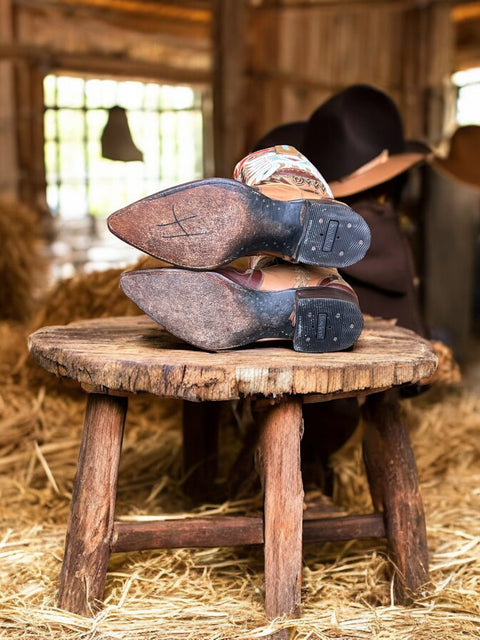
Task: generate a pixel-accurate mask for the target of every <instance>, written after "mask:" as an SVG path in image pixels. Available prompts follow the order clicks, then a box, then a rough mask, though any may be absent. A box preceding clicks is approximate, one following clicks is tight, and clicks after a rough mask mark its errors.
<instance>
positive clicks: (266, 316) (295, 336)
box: [120, 266, 363, 353]
mask: <svg viewBox="0 0 480 640" xmlns="http://www.w3.org/2000/svg"><path fill="white" fill-rule="evenodd" d="M291 268H292V270H293V269H294V267H293V266H292V267H291ZM246 273H248V272H240V273H239V274H238V272H237V275H236V274H235V272H234V270H233V269H225V270H224V271H223V272H222V271H221V270H220V271H200V272H199V271H190V270H184V269H170V268H163V269H144V270H139V271H127V272H125V273H123V274H122V275H121V277H120V286H121V288H122V289H123V291H124V292H125V294H126V295H127V296H128V297H129V298H130V299H131V300H132V301H133V302H134V303H135V304H136V305H137V306H138V307H140V309H142V310H143V311H144V312H145V313H146V314H147V315H149V316H150V317H151V318H152V319H153V320H155V321H156V322H158V323H159V324H160V325H162V326H163V327H164V328H165V329H167V331H170V333H173V334H174V335H175V336H177V337H178V338H181V339H183V340H185V341H186V342H188V343H190V344H192V345H194V346H196V347H199V348H200V349H205V350H207V351H222V350H225V349H232V348H235V347H240V346H243V345H247V344H250V343H252V342H255V341H257V340H262V339H272V338H280V339H284V340H291V341H293V348H294V349H295V350H296V351H302V352H311V353H323V352H330V351H342V350H345V349H348V348H349V347H351V346H352V345H353V344H354V343H355V342H356V340H357V339H358V338H359V336H360V333H361V331H362V328H363V315H362V313H361V311H360V309H359V307H358V303H357V299H356V296H355V294H354V293H353V292H350V291H349V287H348V285H347V284H346V283H344V281H343V280H341V278H340V277H339V276H336V278H337V279H338V280H339V286H333V282H332V278H335V276H332V277H331V278H327V281H329V284H327V285H326V286H302V287H301V288H294V287H293V286H292V287H291V288H287V289H283V290H275V291H271V290H270V291H269V290H263V289H261V287H262V274H261V272H259V271H253V272H252V278H250V279H248V277H246V276H245V274H246ZM258 274H260V276H259V275H258ZM232 277H233V278H235V279H232ZM266 279H267V278H265V280H266Z"/></svg>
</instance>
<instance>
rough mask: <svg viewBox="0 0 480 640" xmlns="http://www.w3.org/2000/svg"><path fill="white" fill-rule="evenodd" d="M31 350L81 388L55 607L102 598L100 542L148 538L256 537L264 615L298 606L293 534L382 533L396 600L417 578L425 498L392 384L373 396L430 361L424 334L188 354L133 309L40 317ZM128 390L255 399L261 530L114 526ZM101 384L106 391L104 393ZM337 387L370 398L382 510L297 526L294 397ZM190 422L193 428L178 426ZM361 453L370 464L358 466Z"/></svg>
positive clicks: (385, 328)
mask: <svg viewBox="0 0 480 640" xmlns="http://www.w3.org/2000/svg"><path fill="white" fill-rule="evenodd" d="M29 347H30V350H31V353H32V355H33V357H34V358H35V359H36V360H37V361H38V362H39V363H40V364H41V365H42V366H44V367H45V368H46V369H47V370H49V371H52V372H53V373H56V374H58V375H62V376H65V377H69V378H73V379H74V380H77V381H78V382H80V383H81V384H82V385H84V386H86V387H88V388H90V390H91V391H92V393H91V395H90V396H89V401H88V406H87V414H86V418H85V429H84V435H83V439H82V446H81V451H80V457H79V465H78V473H77V479H76V481H75V487H74V493H73V498H72V512H71V518H70V523H69V529H68V535H67V544H66V552H65V559H64V564H63V569H62V578H61V583H62V585H61V592H60V606H61V607H63V608H66V609H69V610H71V611H74V612H76V613H82V614H86V615H88V614H89V613H91V610H92V606H93V602H94V601H100V600H101V598H102V592H103V586H104V582H105V575H106V570H107V564H108V558H109V554H110V552H111V551H112V550H113V551H120V550H123V551H128V550H133V549H141V548H153V547H157V546H180V545H182V546H183V545H187V544H188V545H195V546H197V545H200V546H204V545H205V546H207V545H208V546H211V545H214V546H217V545H218V544H228V545H230V544H259V543H261V542H262V541H263V544H264V552H265V594H266V595H265V606H266V612H267V615H268V616H269V617H271V618H274V617H276V616H280V615H283V614H288V615H297V614H298V612H299V605H300V585H301V566H302V537H303V541H305V542H315V541H322V540H328V539H331V540H344V539H349V538H356V537H366V536H368V537H370V536H374V537H376V536H385V534H386V535H387V538H388V548H389V553H390V556H391V558H392V561H393V563H394V565H395V567H396V578H397V579H396V592H397V595H398V598H399V601H405V600H407V599H408V597H409V595H410V594H411V593H413V592H415V591H417V590H418V589H419V588H420V587H421V586H422V585H423V584H425V583H427V582H428V554H427V547H426V536H425V521H424V516H423V508H422V502H421V497H420V493H419V490H418V479H417V475H416V468H415V461H414V458H413V453H412V451H411V448H410V445H409V442H408V435H407V432H406V429H405V426H404V425H403V423H402V421H401V419H400V415H399V409H398V396H397V390H393V391H387V392H385V393H378V390H379V389H385V388H386V387H389V386H390V387H391V386H395V385H400V384H404V383H408V382H414V381H417V380H419V379H421V378H423V377H425V376H428V375H430V374H431V373H432V372H433V370H434V369H435V366H436V358H435V356H434V354H433V353H432V351H431V349H430V346H429V343H428V342H426V341H424V340H422V339H421V338H419V337H418V336H416V335H415V334H413V333H412V332H410V331H408V330H405V329H400V328H397V327H395V326H394V325H392V324H391V323H388V322H385V321H373V320H372V321H368V322H367V323H366V327H365V331H364V333H363V335H362V337H361V339H360V340H359V342H358V343H357V345H355V347H354V349H353V350H351V351H349V352H344V353H343V352H340V353H334V354H323V355H321V354H302V353H296V352H294V351H292V349H290V348H287V347H280V346H272V344H265V343H260V344H257V345H253V346H252V347H251V348H248V349H241V350H234V351H231V352H226V353H220V354H212V353H205V352H202V351H198V350H194V349H193V348H191V347H189V346H188V345H186V344H184V343H181V342H179V341H178V340H176V339H175V338H173V337H172V336H170V335H169V334H167V333H166V332H165V331H164V330H163V329H161V328H160V327H159V326H158V325H155V324H154V323H153V322H151V321H150V320H149V319H147V318H145V317H138V316H137V317H134V318H109V319H98V320H87V321H81V322H75V323H72V324H71V325H67V326H63V327H46V328H44V329H41V330H39V331H37V332H35V333H34V334H32V335H31V336H30V338H29ZM98 391H102V392H104V393H105V394H106V395H102V394H101V393H96V392H98ZM139 391H144V392H150V393H154V394H158V395H163V396H171V397H179V398H184V399H197V400H198V399H199V400H213V399H216V400H228V399H232V398H238V397H240V396H242V395H247V396H257V397H258V396H260V397H262V396H266V398H264V399H263V401H262V405H263V411H260V412H259V414H260V419H259V433H260V436H259V444H258V450H257V453H258V455H257V464H258V467H259V470H260V477H261V478H262V482H263V487H264V518H263V523H264V530H263V532H262V529H261V527H260V526H259V524H260V519H258V518H241V519H240V520H236V519H235V518H234V519H231V518H230V519H227V520H225V521H223V522H222V523H220V522H217V521H216V520H212V521H209V522H208V523H207V522H206V520H205V519H203V518H200V519H199V518H195V519H182V520H181V521H179V520H178V519H177V520H173V521H168V522H165V521H163V522H131V523H121V522H114V508H115V493H116V481H117V472H118V462H119V456H120V449H121V437H122V431H123V424H124V419H125V412H126V403H127V400H126V398H124V397H121V396H120V395H118V396H117V395H116V394H125V393H129V392H133V393H135V392H139ZM110 392H111V393H113V394H114V396H113V397H112V396H110V395H107V394H108V393H110ZM344 393H347V394H350V395H358V394H360V393H361V394H365V395H367V396H368V398H367V400H366V402H365V405H364V407H365V408H364V411H365V417H366V422H367V427H366V429H367V436H366V438H365V455H366V461H367V469H368V473H369V477H370V480H371V481H372V485H373V491H372V492H373V495H374V496H376V498H375V500H374V502H375V504H376V506H377V508H378V509H380V507H381V506H383V516H382V513H381V512H378V513H376V514H371V515H369V516H355V517H350V518H343V517H340V518H338V517H332V518H328V519H324V518H323V519H315V520H308V519H306V520H305V524H304V533H303V532H302V523H303V516H304V514H303V487H302V479H301V473H300V438H301V432H302V428H303V426H302V402H303V394H312V395H314V394H315V396H316V397H318V398H322V397H324V398H325V397H331V396H332V395H334V396H335V395H336V394H338V395H342V394H344ZM372 393H373V396H372V395H369V394H372ZM274 396H280V397H276V398H275V397H274ZM190 427H192V428H193V425H189V426H188V430H191V429H190ZM370 436H371V437H370ZM369 443H370V444H369ZM372 457H374V458H375V460H374V462H373V463H371V462H369V460H370V461H371V460H372ZM380 503H381V504H380ZM234 520H236V521H235V522H234ZM383 520H384V522H383ZM282 634H283V635H285V634H284V633H283V632H281V633H280V636H279V637H282Z"/></svg>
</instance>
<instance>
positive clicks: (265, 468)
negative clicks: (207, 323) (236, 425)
mask: <svg viewBox="0 0 480 640" xmlns="http://www.w3.org/2000/svg"><path fill="white" fill-rule="evenodd" d="M260 423H261V426H260V438H259V445H258V449H257V464H258V467H259V473H260V476H261V479H262V484H263V489H264V523H265V524H264V527H265V531H264V537H265V547H264V553H265V610H266V614H267V616H268V617H269V618H271V619H272V618H276V617H277V616H281V615H283V614H287V615H292V616H298V615H300V587H301V580H302V518H303V486H302V477H301V471H300V439H301V435H302V426H303V423H302V399H301V397H300V398H299V397H290V399H289V400H282V401H280V402H279V403H278V404H275V405H273V406H272V407H271V408H269V409H268V410H267V411H266V412H265V414H263V415H260ZM282 634H283V631H282V632H280V633H279V634H278V637H279V638H280V637H282V638H283V637H286V632H285V634H283V635H282Z"/></svg>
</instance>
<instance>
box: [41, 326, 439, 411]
mask: <svg viewBox="0 0 480 640" xmlns="http://www.w3.org/2000/svg"><path fill="white" fill-rule="evenodd" d="M212 322H215V319H214V318H212ZM29 349H30V352H31V355H32V357H33V358H34V359H35V360H36V362H37V363H38V364H40V365H41V366H42V367H43V368H44V369H46V370H47V371H50V372H51V373H54V374H56V375H58V376H63V377H67V378H71V379H73V380H76V381H78V382H79V383H81V384H82V385H83V386H84V387H85V388H86V389H87V390H92V391H96V392H105V393H108V392H113V393H139V392H148V393H152V394H155V395H158V396H165V397H171V398H183V399H184V400H196V401H204V400H231V399H235V398H241V397H246V396H250V397H251V396H264V397H278V396H283V395H306V396H308V395H311V394H314V395H319V396H321V397H319V398H318V399H325V400H326V399H331V398H335V397H342V396H349V395H350V396H352V395H359V394H360V393H365V394H370V393H375V392H377V391H383V390H385V389H388V388H391V387H394V386H398V385H403V384H408V383H416V382H418V381H419V380H421V379H422V378H427V377H429V376H430V375H431V374H432V373H433V372H434V371H435V368H436V366H437V358H436V356H435V354H434V353H433V351H432V350H431V348H430V344H429V342H428V341H426V340H424V339H422V338H421V337H419V336H418V335H416V334H415V333H413V332H412V331H409V330H407V329H403V328H401V327H397V326H395V325H394V324H391V323H389V322H386V321H381V320H367V321H366V322H365V328H364V331H363V333H362V335H361V337H360V339H359V340H358V342H357V343H356V344H355V345H354V347H353V348H352V349H351V350H350V351H342V352H335V353H325V354H307V353H298V352H296V351H293V349H292V348H291V344H289V343H284V342H280V341H277V342H275V341H269V342H258V343H256V344H254V345H250V346H248V347H247V348H242V349H235V350H231V351H225V352H221V353H209V352H205V351H200V350H198V349H195V348H194V347H191V346H190V345H188V344H186V343H185V342H183V341H180V340H178V339H177V338H175V337H174V336H172V335H171V334H169V333H167V332H166V331H165V330H163V329H162V328H161V327H160V326H159V325H157V324H155V323H154V322H153V321H151V320H150V319H149V318H147V317H145V316H133V317H118V318H102V319H96V320H83V321H78V322H73V323H71V324H68V325H65V326H51V327H44V328H42V329H39V330H38V331H36V332H35V333H33V334H32V335H30V337H29Z"/></svg>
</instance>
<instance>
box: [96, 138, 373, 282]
mask: <svg viewBox="0 0 480 640" xmlns="http://www.w3.org/2000/svg"><path fill="white" fill-rule="evenodd" d="M235 176H236V178H237V179H235V180H230V179H226V178H209V179H205V180H197V181H194V182H189V183H186V184H182V185H178V186H175V187H172V188H170V189H166V190H165V191H160V192H159V193H156V194H154V195H151V196H148V197H147V198H143V199H142V200H139V201H137V202H134V203H133V204H130V205H128V206H127V207H125V208H123V209H120V210H119V211H116V212H115V213H112V214H111V215H110V216H109V218H108V227H109V229H110V231H111V232H112V233H113V234H115V235H116V236H118V237H119V238H121V239H122V240H124V241H126V242H128V243H129V244H131V245H133V246H134V247H137V248H138V249H140V250H142V251H145V252H146V253H148V254H150V255H152V256H154V257H155V258H158V259H160V260H164V261H166V262H168V263H169V264H172V265H176V266H179V267H184V268H188V269H195V270H210V269H216V268H218V267H219V266H222V265H225V264H228V263H229V262H232V261H233V260H235V259H236V258H239V257H242V256H248V255H257V254H269V255H274V256H280V257H283V258H286V259H287V260H291V261H294V262H301V263H304V264H309V265H316V266H327V267H345V266H348V265H351V264H353V263H355V262H358V261H359V260H361V259H362V258H363V256H364V255H365V253H366V251H367V249H368V247H369V245H370V231H369V229H368V226H367V224H366V223H365V221H364V220H363V218H362V217H361V216H360V215H358V213H356V212H355V211H353V210H352V209H350V207H348V206H347V205H345V204H343V203H341V202H338V201H336V200H334V199H333V197H332V193H331V191H330V189H329V188H328V185H327V184H326V183H325V181H324V180H323V178H322V176H321V174H320V173H319V172H318V171H317V170H316V169H315V167H314V166H313V165H312V164H311V163H310V162H309V161H308V160H307V159H306V158H305V157H304V156H302V155H301V154H300V153H299V152H298V151H297V150H296V149H294V148H293V147H274V148H272V149H266V150H262V151H258V152H256V153H253V154H251V155H249V156H247V157H246V158H244V159H243V160H242V161H241V162H240V163H239V164H238V165H237V167H236V169H235Z"/></svg>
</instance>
